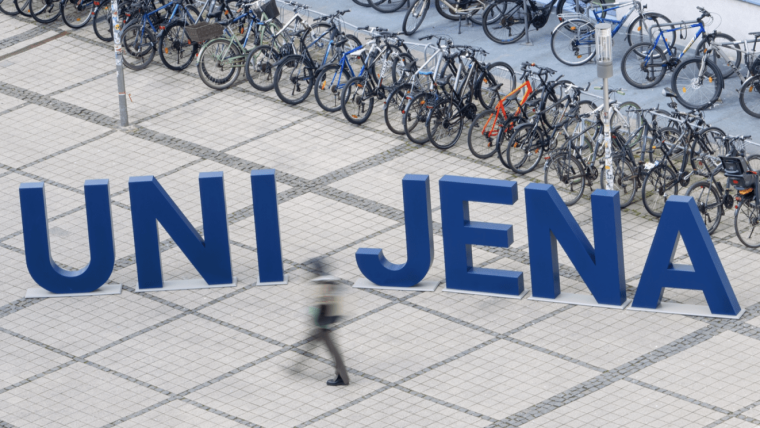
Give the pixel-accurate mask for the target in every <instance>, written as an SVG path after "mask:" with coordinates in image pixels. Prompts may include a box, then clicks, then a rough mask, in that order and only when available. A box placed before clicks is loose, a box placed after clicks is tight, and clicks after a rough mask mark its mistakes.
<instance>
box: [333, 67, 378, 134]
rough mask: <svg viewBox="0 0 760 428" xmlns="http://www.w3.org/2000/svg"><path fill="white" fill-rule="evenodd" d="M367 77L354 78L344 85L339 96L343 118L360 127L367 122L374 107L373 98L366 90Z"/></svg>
mask: <svg viewBox="0 0 760 428" xmlns="http://www.w3.org/2000/svg"><path fill="white" fill-rule="evenodd" d="M367 79H369V75H367V74H366V73H365V74H364V76H356V77H354V78H352V79H351V80H349V81H348V82H347V83H346V86H344V87H343V91H342V92H341V94H340V99H341V106H340V109H341V111H342V112H343V117H345V118H346V120H348V121H349V122H351V123H353V124H354V125H361V124H362V123H364V122H366V121H367V120H369V116H370V115H371V114H372V108H373V107H374V106H375V97H374V96H373V95H372V93H371V91H370V90H368V89H370V88H369V86H370V85H369V84H368V82H367Z"/></svg>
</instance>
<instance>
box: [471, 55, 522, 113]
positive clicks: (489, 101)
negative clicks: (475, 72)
mask: <svg viewBox="0 0 760 428" xmlns="http://www.w3.org/2000/svg"><path fill="white" fill-rule="evenodd" d="M515 82H516V77H515V71H514V70H513V69H512V67H511V66H510V65H509V64H507V63H506V62H503V61H497V62H493V63H491V64H488V66H487V67H486V70H485V71H484V72H483V73H482V74H481V75H480V77H479V78H478V79H477V81H476V83H475V87H474V91H475V94H476V95H477V97H478V101H479V102H480V105H481V106H483V108H485V109H489V108H493V107H494V106H495V105H496V103H498V102H499V101H500V100H501V98H502V97H503V96H504V95H506V94H508V93H510V92H512V91H513V90H514V88H515V85H516V83H515ZM483 84H486V85H487V86H486V88H483ZM499 84H501V87H500V88H499V89H494V88H495V87H496V86H498V85H499Z"/></svg>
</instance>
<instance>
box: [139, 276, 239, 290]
mask: <svg viewBox="0 0 760 428" xmlns="http://www.w3.org/2000/svg"><path fill="white" fill-rule="evenodd" d="M235 286H237V277H234V278H232V283H230V284H215V285H208V283H207V282H206V281H204V280H203V278H194V279H176V280H172V281H164V286H163V287H161V288H140V284H137V287H136V288H135V291H136V292H138V293H144V292H147V291H177V290H202V289H205V288H226V287H235Z"/></svg>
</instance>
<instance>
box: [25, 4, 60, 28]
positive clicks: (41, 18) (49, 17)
mask: <svg viewBox="0 0 760 428" xmlns="http://www.w3.org/2000/svg"><path fill="white" fill-rule="evenodd" d="M57 3H58V2H57V1H55V0H31V1H30V2H29V12H30V13H31V14H32V18H34V20H35V21H37V22H39V23H40V24H50V23H51V22H55V21H56V20H57V19H58V18H59V17H60V16H61V8H60V6H58V4H57ZM53 11H55V12H54V13H51V12H53Z"/></svg>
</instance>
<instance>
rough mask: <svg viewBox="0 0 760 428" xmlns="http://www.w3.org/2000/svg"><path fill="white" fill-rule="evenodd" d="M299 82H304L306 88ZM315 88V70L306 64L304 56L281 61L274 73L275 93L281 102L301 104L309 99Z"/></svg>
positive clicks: (290, 57) (292, 56) (285, 58)
mask: <svg viewBox="0 0 760 428" xmlns="http://www.w3.org/2000/svg"><path fill="white" fill-rule="evenodd" d="M294 73H295V74H294ZM301 73H303V77H301ZM288 82H290V83H288ZM299 82H304V83H303V85H306V88H305V89H302V86H301V85H302V84H300V83H299ZM313 87H314V70H312V69H311V68H309V67H308V66H307V65H306V64H305V60H304V57H303V56H301V55H288V56H285V57H283V58H281V59H280V62H279V63H278V65H277V68H276V69H275V72H274V91H275V93H277V97H278V98H280V100H282V101H283V102H284V103H286V104H290V105H296V104H300V103H302V102H304V101H305V100H306V98H308V97H309V95H310V94H311V90H312V89H313Z"/></svg>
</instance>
